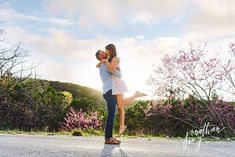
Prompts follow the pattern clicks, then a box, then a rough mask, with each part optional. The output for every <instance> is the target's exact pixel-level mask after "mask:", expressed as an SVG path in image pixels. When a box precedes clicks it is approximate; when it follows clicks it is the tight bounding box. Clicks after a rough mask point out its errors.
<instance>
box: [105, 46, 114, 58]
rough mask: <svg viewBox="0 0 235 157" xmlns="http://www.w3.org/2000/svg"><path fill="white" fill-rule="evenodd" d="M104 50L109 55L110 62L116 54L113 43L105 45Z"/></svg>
mask: <svg viewBox="0 0 235 157" xmlns="http://www.w3.org/2000/svg"><path fill="white" fill-rule="evenodd" d="M105 51H106V53H107V55H108V56H109V59H108V61H109V62H111V61H112V59H113V58H114V57H116V56H117V52H116V47H115V45H114V44H108V45H107V46H106V47H105Z"/></svg>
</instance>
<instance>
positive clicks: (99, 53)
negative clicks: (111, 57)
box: [95, 50, 108, 61]
mask: <svg viewBox="0 0 235 157" xmlns="http://www.w3.org/2000/svg"><path fill="white" fill-rule="evenodd" d="M95 56H96V58H97V59H98V60H99V61H100V60H102V59H107V58H108V56H107V54H106V53H105V52H104V51H102V50H98V51H97V52H96V54H95Z"/></svg>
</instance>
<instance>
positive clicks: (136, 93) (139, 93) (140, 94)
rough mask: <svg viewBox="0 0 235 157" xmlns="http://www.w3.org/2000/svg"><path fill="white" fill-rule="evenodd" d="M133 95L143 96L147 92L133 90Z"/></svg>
mask: <svg viewBox="0 0 235 157" xmlns="http://www.w3.org/2000/svg"><path fill="white" fill-rule="evenodd" d="M135 95H136V97H143V96H147V94H145V93H142V92H139V91H135Z"/></svg>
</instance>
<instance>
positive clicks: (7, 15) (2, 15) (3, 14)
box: [0, 4, 75, 26]
mask: <svg viewBox="0 0 235 157" xmlns="http://www.w3.org/2000/svg"><path fill="white" fill-rule="evenodd" d="M0 19H1V20H2V21H7V22H12V21H17V20H29V21H35V22H44V23H49V24H51V25H56V26H72V25H74V24H75V23H74V22H73V21H72V20H70V19H65V18H56V17H45V16H35V15H26V14H23V13H20V12H17V11H15V10H14V9H12V8H11V7H10V6H9V5H7V4H6V5H3V6H2V7H0Z"/></svg>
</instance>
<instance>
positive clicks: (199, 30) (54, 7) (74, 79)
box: [0, 0, 235, 95]
mask: <svg viewBox="0 0 235 157" xmlns="http://www.w3.org/2000/svg"><path fill="white" fill-rule="evenodd" d="M234 8H235V1H234V0H206V1H205V0H86V1H85V0H83V1H82V0H37V1H32V0H0V21H2V22H3V23H1V24H2V25H3V26H4V28H5V33H4V34H6V36H7V38H8V39H9V40H10V41H14V42H15V43H17V42H21V43H22V47H23V48H24V49H26V50H27V51H28V52H29V54H30V59H31V61H32V62H33V63H34V64H35V65H37V67H36V71H37V75H38V77H39V78H41V79H49V80H57V81H63V82H71V83H76V84H79V85H83V86H89V87H92V88H96V89H99V90H101V88H102V83H101V80H100V77H99V72H98V69H97V68H96V67H95V66H96V64H97V63H98V61H97V60H96V58H95V53H96V51H97V50H99V49H102V50H104V49H105V46H106V45H108V44H109V43H113V44H115V45H116V47H117V53H118V56H119V57H120V58H121V63H120V66H121V69H122V73H123V79H124V80H125V82H126V84H127V86H128V88H129V91H130V92H129V94H130V93H132V92H133V91H135V90H140V91H143V92H145V93H147V94H149V95H151V93H152V89H153V88H152V87H151V86H148V85H147V79H148V78H149V75H150V74H151V73H152V70H153V66H154V65H158V64H160V62H161V58H162V57H163V55H165V54H171V53H174V52H176V51H177V50H180V49H183V48H185V47H187V45H188V44H189V43H192V44H195V45H197V44H198V45H200V44H204V43H206V42H207V43H208V47H211V48H219V47H221V46H222V47H226V46H227V45H228V44H229V42H231V41H235V20H234V19H235V9H234ZM127 95H128V93H127Z"/></svg>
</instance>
